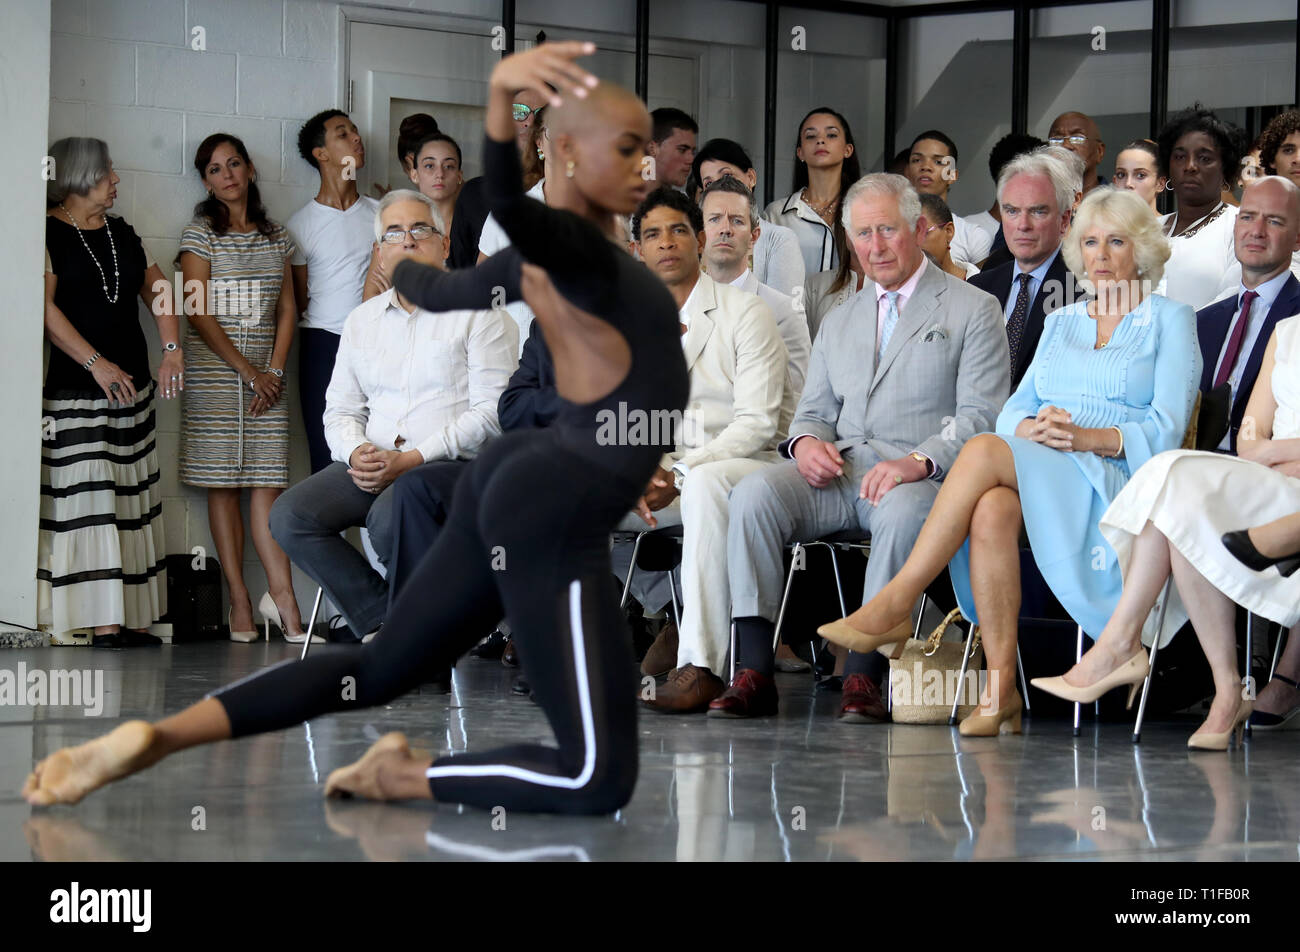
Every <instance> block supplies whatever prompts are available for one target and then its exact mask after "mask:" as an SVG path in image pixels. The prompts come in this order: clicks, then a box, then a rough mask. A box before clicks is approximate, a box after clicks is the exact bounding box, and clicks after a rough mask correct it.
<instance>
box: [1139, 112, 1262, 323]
mask: <svg viewBox="0 0 1300 952" xmlns="http://www.w3.org/2000/svg"><path fill="white" fill-rule="evenodd" d="M1158 142H1159V146H1160V166H1161V168H1163V169H1164V170H1165V172H1166V174H1168V176H1169V183H1170V185H1171V187H1172V188H1173V191H1174V200H1175V202H1176V206H1175V207H1176V211H1174V212H1171V213H1170V214H1168V215H1165V216H1164V217H1163V218H1161V219H1160V222H1161V224H1162V225H1163V226H1164V230H1165V236H1166V237H1167V238H1169V244H1170V247H1171V248H1172V250H1173V253H1172V254H1171V255H1170V257H1169V263H1168V264H1166V265H1165V278H1164V282H1163V284H1162V285H1161V287H1159V288H1157V289H1156V292H1157V293H1159V294H1163V295H1165V297H1168V298H1172V299H1173V300H1175V301H1180V302H1182V303H1183V304H1189V305H1191V306H1192V307H1193V308H1195V309H1200V308H1202V307H1204V306H1205V305H1207V304H1209V303H1210V302H1211V301H1215V300H1217V299H1218V298H1220V297H1222V296H1223V295H1224V294H1225V293H1227V292H1229V291H1232V290H1234V289H1235V288H1236V287H1237V284H1238V282H1239V281H1240V280H1241V268H1240V266H1239V265H1238V264H1237V256H1236V253H1235V251H1234V250H1233V244H1232V226H1233V222H1234V221H1235V220H1236V217H1237V209H1236V206H1234V205H1229V204H1227V203H1226V202H1224V201H1223V200H1222V198H1221V196H1222V193H1223V189H1224V188H1226V187H1228V186H1229V182H1228V178H1229V176H1232V178H1233V179H1234V180H1235V178H1236V175H1237V166H1238V165H1239V164H1240V162H1241V156H1242V153H1243V152H1245V151H1246V145H1247V143H1246V139H1245V135H1244V133H1242V131H1241V130H1240V129H1238V128H1237V127H1236V126H1234V125H1232V124H1231V123H1227V122H1224V121H1223V120H1222V119H1220V118H1218V116H1216V115H1215V114H1214V113H1213V112H1211V111H1210V110H1208V109H1202V108H1201V107H1200V105H1199V104H1197V105H1195V106H1193V107H1192V108H1191V109H1188V110H1185V111H1184V112H1180V113H1178V114H1177V115H1175V116H1174V117H1173V118H1172V119H1170V120H1169V122H1168V123H1166V125H1165V127H1164V128H1163V129H1161V130H1160V135H1159V138H1158Z"/></svg>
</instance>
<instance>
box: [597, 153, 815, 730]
mask: <svg viewBox="0 0 1300 952" xmlns="http://www.w3.org/2000/svg"><path fill="white" fill-rule="evenodd" d="M727 181H729V182H730V181H733V180H730V179H728V180H727ZM703 224H704V223H703V218H702V214H701V212H700V209H699V208H698V207H697V206H696V205H695V204H694V203H693V202H692V201H690V200H689V199H688V198H686V196H684V195H682V194H681V193H680V192H677V191H674V190H671V189H664V188H661V189H658V190H656V191H654V192H652V193H651V194H650V195H649V196H648V197H647V198H646V199H645V201H644V202H642V203H641V207H640V208H638V209H637V214H636V218H635V219H634V221H633V231H634V234H635V236H636V239H637V247H638V249H639V251H640V256H641V258H642V260H643V261H645V263H646V265H647V267H649V268H650V270H652V271H654V272H655V273H656V274H657V275H659V277H660V278H662V279H663V281H664V283H665V284H666V285H667V286H668V290H669V291H670V292H671V293H672V295H673V297H674V298H675V299H676V301H677V304H678V307H679V308H680V318H679V319H680V321H681V326H682V348H683V350H684V352H685V356H686V366H687V368H688V369H689V371H690V380H691V396H690V401H689V403H688V404H687V408H686V412H685V414H684V415H683V419H682V426H681V429H680V431H679V433H678V437H677V446H676V448H675V449H674V451H673V452H672V453H669V454H667V455H666V456H665V457H664V459H663V461H662V463H661V464H660V468H659V470H658V472H656V474H655V475H654V476H653V477H652V478H651V480H650V484H649V485H648V486H647V487H646V491H645V496H644V497H643V499H642V500H641V502H640V503H639V505H638V507H637V511H635V512H633V513H629V515H628V517H627V519H625V520H624V522H623V523H622V524H621V525H620V526H619V529H620V530H622V531H636V530H644V529H645V528H646V527H647V526H649V527H650V528H656V527H662V526H669V525H675V524H678V523H680V524H681V526H682V564H681V578H682V582H683V591H682V598H683V601H684V602H685V604H686V610H687V612H688V614H689V613H690V612H704V611H709V610H710V608H709V605H710V603H711V602H712V601H714V600H717V599H718V598H719V595H720V597H721V600H722V602H721V612H722V617H723V618H724V619H725V618H726V617H727V612H728V610H729V608H728V605H729V598H728V596H727V594H726V558H725V554H726V542H727V535H726V531H725V524H726V509H727V504H726V495H727V487H728V486H729V485H731V484H733V483H734V482H736V481H738V480H739V479H740V476H741V475H743V474H744V473H748V472H752V471H753V470H754V469H755V468H757V467H759V466H761V465H763V463H762V461H763V460H775V459H776V452H775V451H776V445H777V443H778V442H779V438H780V436H781V435H782V434H781V432H780V431H781V427H782V425H783V423H782V410H783V408H788V409H787V411H786V415H785V416H784V420H785V422H786V423H788V421H789V419H790V414H792V413H793V406H794V404H793V401H791V400H788V399H787V389H788V388H787V379H788V375H789V370H788V358H787V356H786V349H785V345H784V344H783V343H782V341H781V333H780V331H779V330H778V328H777V326H776V320H775V318H774V317H773V316H772V312H771V309H770V308H769V307H768V306H767V305H766V304H765V303H763V301H762V300H761V299H760V298H759V297H758V296H756V295H754V294H750V293H748V292H746V291H742V290H740V289H738V288H734V287H732V286H730V285H729V284H723V283H721V282H718V281H715V280H714V279H713V278H711V277H710V276H709V275H707V274H704V273H703V272H701V271H700V258H699V256H700V251H701V249H702V246H703V244H704V228H703ZM737 469H738V470H740V471H741V472H740V473H737V472H735V470H737ZM697 487H698V488H697ZM719 520H721V525H722V526H723V527H724V528H723V529H722V530H721V531H720V530H719V528H718V525H719ZM630 549H631V545H630V544H625V545H620V546H618V547H616V549H615V552H614V553H613V554H612V555H613V562H614V567H615V571H616V572H620V573H622V572H626V567H627V565H628V564H629V563H630ZM646 574H647V573H642V578H641V579H639V580H638V581H640V582H642V583H644V576H645V575H646ZM663 580H664V581H666V573H664V576H663ZM660 584H662V583H660ZM719 587H720V588H721V592H720V593H719ZM650 594H651V595H652V594H653V592H652V593H650ZM647 597H649V596H647ZM666 603H667V599H666V598H665V597H664V596H663V594H662V592H661V593H660V594H659V596H658V598H655V599H654V600H652V601H650V603H647V601H645V600H642V605H643V606H644V607H645V608H646V609H647V610H648V611H655V610H657V609H658V608H659V606H660V605H663V604H666ZM715 613H716V611H715ZM682 624H683V625H685V624H686V622H685V620H684V619H683V622H682ZM696 630H698V626H696ZM665 640H666V641H667V640H669V639H667V638H666V639H665ZM694 647H695V646H694V645H693V644H686V643H683V645H682V648H683V650H684V651H687V652H690V651H691V650H692V649H693V648H694ZM698 647H699V649H700V652H701V653H700V654H699V655H696V654H688V655H687V660H686V663H685V664H684V665H683V666H682V667H681V668H679V669H678V670H677V672H676V674H675V675H674V676H672V677H670V678H669V681H668V683H667V684H666V685H663V687H662V688H661V689H660V690H658V691H656V692H655V696H654V698H645V699H644V700H645V701H646V702H647V703H648V704H649V705H650V706H651V707H652V708H654V709H656V710H673V711H679V712H685V711H688V710H700V711H702V710H704V708H705V707H706V706H707V705H708V702H709V701H710V700H712V699H713V698H714V697H716V696H717V694H719V693H721V692H722V690H723V688H725V687H726V685H725V684H724V682H723V681H722V680H721V678H719V677H718V676H717V674H716V673H714V672H716V671H720V670H721V669H722V661H721V659H720V658H717V657H715V656H714V655H715V654H716V652H713V651H711V650H710V646H707V645H700V646H698ZM722 653H723V654H724V655H725V653H726V646H725V645H724V646H723V648H722ZM672 660H673V659H672V658H671V657H669V658H668V659H667V665H668V666H671V664H672ZM643 670H645V671H646V673H647V674H661V673H663V672H664V671H665V670H666V667H663V666H662V665H661V666H660V669H659V670H656V671H651V670H649V669H643Z"/></svg>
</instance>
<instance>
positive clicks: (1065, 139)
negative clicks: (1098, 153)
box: [1047, 136, 1089, 145]
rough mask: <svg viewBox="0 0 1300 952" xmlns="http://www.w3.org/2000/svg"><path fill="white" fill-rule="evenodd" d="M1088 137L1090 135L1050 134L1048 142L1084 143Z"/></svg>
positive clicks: (1055, 143)
mask: <svg viewBox="0 0 1300 952" xmlns="http://www.w3.org/2000/svg"><path fill="white" fill-rule="evenodd" d="M1088 138H1089V137H1088V136H1048V137H1047V144H1048V145H1065V144H1066V143H1069V144H1070V145H1083V144H1084V143H1085V142H1087V141H1088Z"/></svg>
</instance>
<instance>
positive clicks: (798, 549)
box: [772, 542, 804, 652]
mask: <svg viewBox="0 0 1300 952" xmlns="http://www.w3.org/2000/svg"><path fill="white" fill-rule="evenodd" d="M803 550H804V547H803V543H802V542H796V543H795V544H794V548H793V549H791V550H790V572H789V574H787V575H786V577H785V592H784V594H782V595H781V609H780V611H778V612H777V613H776V631H774V632H773V633H772V651H773V652H775V651H776V646H777V645H779V644H780V643H781V624H782V623H783V622H784V621H785V606H786V602H788V601H790V586H792V585H794V567H795V566H796V565H798V564H799V558H800V556H801V554H802V553H803Z"/></svg>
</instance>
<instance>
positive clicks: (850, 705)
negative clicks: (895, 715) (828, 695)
mask: <svg viewBox="0 0 1300 952" xmlns="http://www.w3.org/2000/svg"><path fill="white" fill-rule="evenodd" d="M840 720H842V721H847V722H848V723H850V724H882V723H884V722H885V721H888V720H889V711H888V710H886V709H885V701H884V699H883V698H881V696H880V689H879V688H877V687H876V685H875V682H873V681H872V680H871V679H870V678H869V677H867V676H866V675H863V674H850V675H849V676H848V677H847V678H845V679H844V688H843V693H842V694H841V701H840Z"/></svg>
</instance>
